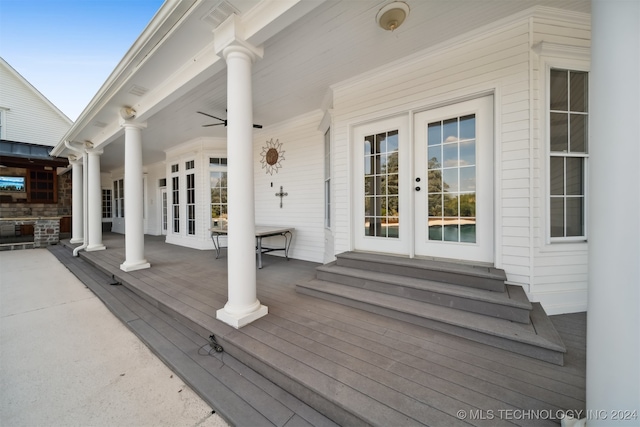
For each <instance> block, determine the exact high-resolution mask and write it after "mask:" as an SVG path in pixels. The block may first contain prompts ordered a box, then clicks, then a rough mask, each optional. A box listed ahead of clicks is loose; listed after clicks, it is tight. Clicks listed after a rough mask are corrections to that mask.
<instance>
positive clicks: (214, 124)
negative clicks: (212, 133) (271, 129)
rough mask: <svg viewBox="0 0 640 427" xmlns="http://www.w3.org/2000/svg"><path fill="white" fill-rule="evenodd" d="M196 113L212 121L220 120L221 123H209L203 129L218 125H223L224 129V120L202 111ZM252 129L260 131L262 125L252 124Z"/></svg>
mask: <svg viewBox="0 0 640 427" xmlns="http://www.w3.org/2000/svg"><path fill="white" fill-rule="evenodd" d="M198 113H199V114H202V115H204V116H207V117H211V118H212V119H216V120H220V122H221V123H210V124H208V125H202V127H203V128H206V127H209V126H220V125H224V126H225V127H226V126H227V120H226V119H221V118H220V117H216V116H212V115H211V114H207V113H203V112H202V111H198ZM253 127H254V128H255V129H262V125H256V124H254V125H253Z"/></svg>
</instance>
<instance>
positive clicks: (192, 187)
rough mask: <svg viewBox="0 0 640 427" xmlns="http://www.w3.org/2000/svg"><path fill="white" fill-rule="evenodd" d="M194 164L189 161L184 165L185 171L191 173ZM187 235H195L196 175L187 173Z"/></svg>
mask: <svg viewBox="0 0 640 427" xmlns="http://www.w3.org/2000/svg"><path fill="white" fill-rule="evenodd" d="M194 168H195V162H194V161H193V160H190V161H188V162H186V163H185V170H187V171H193V170H194ZM186 179H187V189H186V190H187V212H186V213H187V234H189V235H195V234H196V175H195V173H193V172H191V173H187V176H186Z"/></svg>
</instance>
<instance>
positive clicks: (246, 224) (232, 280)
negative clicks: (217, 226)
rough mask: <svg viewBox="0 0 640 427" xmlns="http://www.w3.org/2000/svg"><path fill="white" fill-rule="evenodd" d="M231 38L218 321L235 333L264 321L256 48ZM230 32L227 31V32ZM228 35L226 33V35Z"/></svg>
mask: <svg viewBox="0 0 640 427" xmlns="http://www.w3.org/2000/svg"><path fill="white" fill-rule="evenodd" d="M225 24H227V25H230V26H231V27H233V28H232V29H233V32H234V33H235V37H234V38H233V40H231V41H230V42H229V43H228V44H227V45H226V46H224V48H223V49H221V52H222V54H223V56H224V58H225V60H226V61H227V123H228V125H227V165H228V172H227V176H228V211H229V222H228V230H229V231H228V233H229V234H228V249H227V263H228V293H229V300H228V301H227V303H226V304H225V306H224V308H222V309H220V310H218V312H217V318H218V319H219V320H221V321H223V322H225V323H227V324H229V325H231V326H233V327H235V328H240V327H242V326H244V325H246V324H248V323H251V322H253V321H254V320H256V319H259V318H260V317H262V316H265V315H266V314H267V312H268V309H267V307H266V306H264V305H261V304H260V301H259V300H258V298H257V291H256V250H255V247H256V246H255V244H256V239H255V210H254V205H255V203H254V184H253V163H254V162H253V98H252V93H251V92H252V91H251V67H252V64H253V60H254V59H256V58H257V55H256V50H255V48H254V49H252V47H251V46H249V45H248V44H247V43H246V42H244V41H242V40H239V39H238V38H237V34H238V31H239V30H240V28H239V27H238V25H239V24H238V22H237V21H235V20H233V18H232V20H230V21H228V22H226V23H225ZM228 28H229V27H227V29H228ZM227 34H228V33H227Z"/></svg>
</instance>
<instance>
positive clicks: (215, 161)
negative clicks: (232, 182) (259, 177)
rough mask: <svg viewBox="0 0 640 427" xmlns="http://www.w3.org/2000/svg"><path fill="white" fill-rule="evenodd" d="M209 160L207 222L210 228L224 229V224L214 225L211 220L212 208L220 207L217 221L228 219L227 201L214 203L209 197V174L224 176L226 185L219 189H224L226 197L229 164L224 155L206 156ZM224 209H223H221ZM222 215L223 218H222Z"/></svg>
mask: <svg viewBox="0 0 640 427" xmlns="http://www.w3.org/2000/svg"><path fill="white" fill-rule="evenodd" d="M207 157H208V158H209V168H208V170H207V174H208V176H207V179H208V180H209V221H210V226H211V227H224V226H226V223H224V224H222V223H219V224H214V222H213V220H214V217H213V208H214V206H219V207H220V211H221V216H219V217H217V218H219V219H223V220H224V219H227V220H228V218H229V216H228V212H229V204H228V199H227V201H222V200H221V201H220V202H214V201H213V198H212V197H211V191H212V187H211V174H212V173H222V174H224V175H225V176H224V179H225V180H227V185H226V186H225V187H220V189H221V191H222V188H224V189H225V194H227V195H228V193H227V191H228V188H229V187H228V185H229V183H228V179H229V175H228V173H229V164H228V161H227V156H226V155H219V156H218V155H216V156H213V155H212V156H207ZM223 207H224V209H223ZM223 210H224V213H222V211H223ZM223 215H224V216H223Z"/></svg>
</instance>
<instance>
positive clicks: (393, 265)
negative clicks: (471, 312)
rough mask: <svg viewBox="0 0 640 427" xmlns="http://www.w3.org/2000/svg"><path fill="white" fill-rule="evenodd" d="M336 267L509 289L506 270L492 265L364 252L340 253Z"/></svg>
mask: <svg viewBox="0 0 640 427" xmlns="http://www.w3.org/2000/svg"><path fill="white" fill-rule="evenodd" d="M336 264H337V265H339V266H341V267H351V268H358V269H362V270H367V271H373V272H378V273H388V274H395V275H398V276H405V277H413V278H417V279H426V280H433V281H438V282H443V283H452V284H455V285H459V286H467V287H471V288H477V289H484V290H489V291H494V292H504V291H505V289H506V288H505V283H504V282H505V280H507V276H506V273H505V272H504V270H501V269H497V268H495V267H492V266H489V265H481V264H470V263H462V262H454V261H445V260H436V259H418V258H404V257H399V256H388V255H382V254H371V253H364V252H344V253H342V254H339V255H337V256H336Z"/></svg>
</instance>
